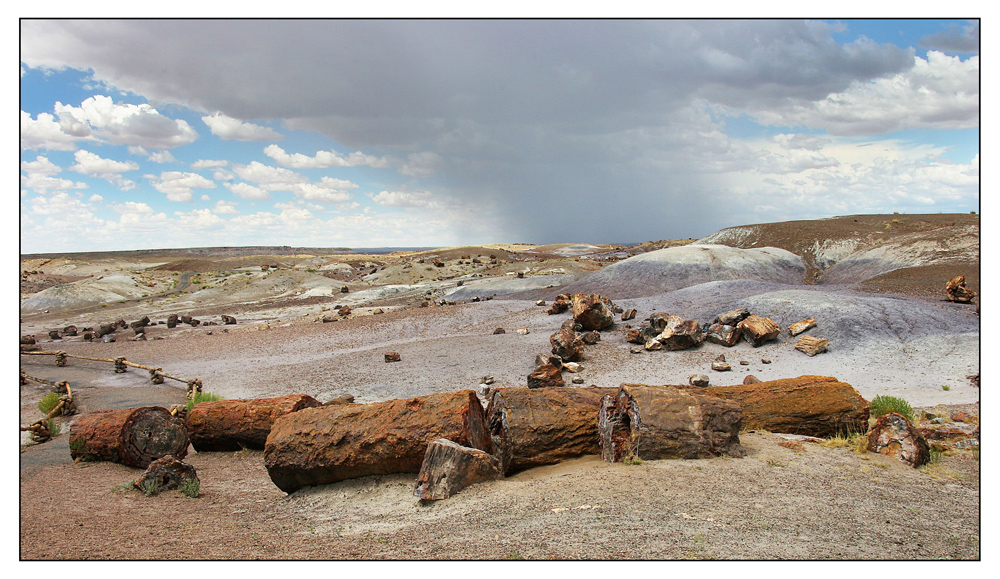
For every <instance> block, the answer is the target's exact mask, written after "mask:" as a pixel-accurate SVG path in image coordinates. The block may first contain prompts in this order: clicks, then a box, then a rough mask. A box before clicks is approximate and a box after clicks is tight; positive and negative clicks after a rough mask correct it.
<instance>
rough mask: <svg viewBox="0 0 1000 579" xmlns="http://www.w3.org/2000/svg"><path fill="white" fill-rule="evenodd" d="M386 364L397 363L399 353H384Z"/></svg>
mask: <svg viewBox="0 0 1000 579" xmlns="http://www.w3.org/2000/svg"><path fill="white" fill-rule="evenodd" d="M385 361H386V362H399V352H386V353H385Z"/></svg>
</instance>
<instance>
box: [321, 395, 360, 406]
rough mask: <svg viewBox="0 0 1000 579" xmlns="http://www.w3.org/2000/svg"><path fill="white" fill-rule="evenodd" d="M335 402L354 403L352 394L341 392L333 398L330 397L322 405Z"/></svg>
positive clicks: (333, 404) (334, 403) (330, 404)
mask: <svg viewBox="0 0 1000 579" xmlns="http://www.w3.org/2000/svg"><path fill="white" fill-rule="evenodd" d="M337 404H354V395H353V394H341V395H340V396H337V397H335V398H331V399H329V400H327V401H326V402H324V403H323V406H335V405H337Z"/></svg>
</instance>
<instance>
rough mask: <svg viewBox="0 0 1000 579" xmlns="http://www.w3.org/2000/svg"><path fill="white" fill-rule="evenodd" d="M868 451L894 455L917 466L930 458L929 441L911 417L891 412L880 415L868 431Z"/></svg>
mask: <svg viewBox="0 0 1000 579" xmlns="http://www.w3.org/2000/svg"><path fill="white" fill-rule="evenodd" d="M868 451H869V452H878V453H880V454H884V455H887V456H894V457H896V458H898V459H899V460H901V461H902V462H905V463H906V464H908V465H910V466H912V467H914V468H916V467H918V466H920V465H922V464H925V463H926V462H927V461H929V460H930V458H931V454H930V448H929V447H928V446H927V441H926V440H924V437H923V436H920V433H919V432H918V431H917V429H916V428H914V427H913V424H912V423H910V421H909V419H907V418H906V417H905V416H903V415H901V414H896V413H895V412H890V413H889V414H886V415H884V416H879V417H878V420H876V421H875V424H874V425H872V427H871V430H869V431H868Z"/></svg>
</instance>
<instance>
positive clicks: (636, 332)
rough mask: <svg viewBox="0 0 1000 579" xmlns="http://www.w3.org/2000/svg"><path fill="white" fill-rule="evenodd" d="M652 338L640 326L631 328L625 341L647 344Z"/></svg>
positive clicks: (626, 334) (626, 333)
mask: <svg viewBox="0 0 1000 579" xmlns="http://www.w3.org/2000/svg"><path fill="white" fill-rule="evenodd" d="M649 339H650V336H647V335H645V334H644V333H643V331H642V330H641V329H640V328H629V329H628V330H627V331H626V332H625V341H626V342H629V343H632V344H645V343H646V342H647V341H648V340H649Z"/></svg>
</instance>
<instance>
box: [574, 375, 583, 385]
mask: <svg viewBox="0 0 1000 579" xmlns="http://www.w3.org/2000/svg"><path fill="white" fill-rule="evenodd" d="M572 382H573V383H574V384H583V382H584V380H583V378H581V377H579V376H574V377H573V380H572Z"/></svg>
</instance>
